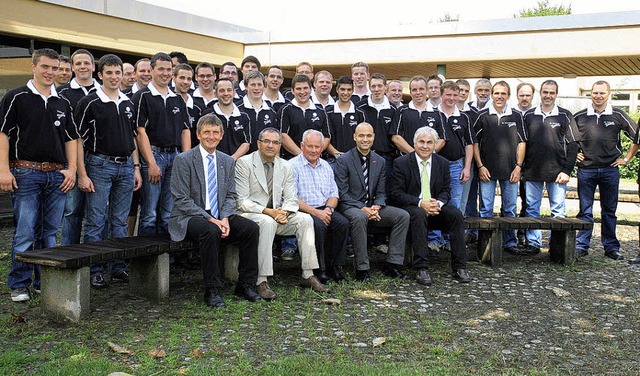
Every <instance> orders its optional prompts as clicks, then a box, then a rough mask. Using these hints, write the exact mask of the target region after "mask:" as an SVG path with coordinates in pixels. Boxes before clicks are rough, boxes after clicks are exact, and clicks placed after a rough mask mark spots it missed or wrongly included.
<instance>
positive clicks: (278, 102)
mask: <svg viewBox="0 0 640 376" xmlns="http://www.w3.org/2000/svg"><path fill="white" fill-rule="evenodd" d="M262 100H263V101H265V102H267V103H268V104H269V106H271V108H273V110H274V111H275V112H276V114H277V113H278V112H279V111H280V109H281V108H282V107H283V106H284V105H285V104H287V103H289V102H291V101H290V100H289V99H287V98H285V97H284V95H282V94H281V93H280V92H278V99H277V100H275V101H273V100H271V99H269V98H268V97H267V95H266V94H264V95H262Z"/></svg>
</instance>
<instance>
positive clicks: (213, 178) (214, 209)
mask: <svg viewBox="0 0 640 376" xmlns="http://www.w3.org/2000/svg"><path fill="white" fill-rule="evenodd" d="M207 159H208V160H209V166H208V167H207V194H208V195H209V203H210V204H211V215H212V216H213V217H214V218H218V171H217V170H216V164H215V161H214V160H213V154H209V155H207Z"/></svg>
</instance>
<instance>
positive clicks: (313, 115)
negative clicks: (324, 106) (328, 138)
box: [311, 112, 320, 121]
mask: <svg viewBox="0 0 640 376" xmlns="http://www.w3.org/2000/svg"><path fill="white" fill-rule="evenodd" d="M311 121H320V116H318V113H317V112H313V113H312V114H311Z"/></svg>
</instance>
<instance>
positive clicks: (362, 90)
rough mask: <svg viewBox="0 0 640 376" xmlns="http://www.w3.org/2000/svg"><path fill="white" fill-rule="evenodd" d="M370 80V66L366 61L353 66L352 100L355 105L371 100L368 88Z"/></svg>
mask: <svg viewBox="0 0 640 376" xmlns="http://www.w3.org/2000/svg"><path fill="white" fill-rule="evenodd" d="M369 78H370V77H369V64H367V63H365V62H364V61H358V62H357V63H353V65H351V79H352V80H353V94H352V95H351V100H352V101H353V103H354V104H356V105H357V104H358V103H360V101H363V100H365V99H367V98H369V96H370V95H371V91H370V89H369V87H368V86H367V84H368V83H369ZM385 81H386V79H385ZM385 85H386V84H385Z"/></svg>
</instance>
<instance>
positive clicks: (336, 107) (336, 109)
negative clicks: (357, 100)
mask: <svg viewBox="0 0 640 376" xmlns="http://www.w3.org/2000/svg"><path fill="white" fill-rule="evenodd" d="M333 112H334V113H336V114H343V115H344V114H347V113H353V112H356V106H355V105H354V104H353V102H351V101H349V109H348V110H347V112H342V111H341V110H340V103H338V102H335V103H334V104H333Z"/></svg>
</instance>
